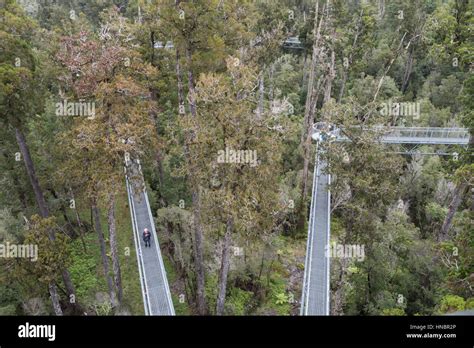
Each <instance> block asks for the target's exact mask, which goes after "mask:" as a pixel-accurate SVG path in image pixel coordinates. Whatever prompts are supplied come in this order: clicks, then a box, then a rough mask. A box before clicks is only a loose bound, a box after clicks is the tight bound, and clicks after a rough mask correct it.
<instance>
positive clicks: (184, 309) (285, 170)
mask: <svg viewBox="0 0 474 348" xmlns="http://www.w3.org/2000/svg"><path fill="white" fill-rule="evenodd" d="M472 10H473V6H472V2H470V1H465V0H449V1H441V0H426V1H421V0H414V1H408V0H407V1H403V0H393V1H388V0H366V1H357V0H350V1H341V0H301V1H296V0H276V1H266V0H257V1H246V0H242V1H238V0H225V1H218V0H206V1H185V0H173V1H171V0H149V1H144V0H105V1H103V0H100V1H99V0H89V1H85V0H67V1H60V0H49V1H42V0H21V1H20V0H18V1H14V0H0V18H1V20H0V124H1V127H0V182H1V190H0V246H2V248H1V249H0V251H2V253H3V254H1V253H0V254H1V256H2V257H1V258H0V264H1V268H0V315H21V314H27V315H38V314H52V315H54V314H56V315H62V314H65V315H84V314H87V315H143V314H144V308H143V300H142V292H141V288H140V280H139V274H138V268H137V259H136V254H135V245H134V238H133V234H132V222H131V216H130V209H129V206H128V204H129V202H128V200H127V194H126V188H125V178H124V168H123V166H124V160H125V159H126V158H134V159H137V158H139V159H140V161H141V163H142V168H143V174H144V178H145V181H146V185H147V188H148V189H147V191H148V194H149V200H150V205H151V210H152V213H153V215H154V219H155V225H156V230H157V235H158V238H159V242H160V247H161V251H162V254H163V258H164V264H165V268H166V273H167V277H168V282H169V285H170V289H171V295H172V299H173V304H174V307H175V311H176V314H178V315H206V314H210V315H298V314H299V311H300V298H301V290H302V283H303V275H304V267H305V253H306V241H307V233H308V231H307V229H308V222H307V221H308V213H309V205H310V202H311V185H312V178H313V168H314V159H315V153H316V145H315V143H314V142H312V141H311V129H312V127H313V125H314V124H316V123H318V122H325V123H327V124H334V125H336V126H337V127H340V128H341V129H344V130H345V135H346V136H347V137H348V138H349V139H350V140H351V141H350V142H325V143H321V144H319V145H318V146H320V147H321V148H320V150H321V152H320V153H321V154H322V156H323V158H324V159H325V160H326V161H327V163H328V164H329V165H328V169H327V170H328V172H329V173H330V174H331V176H332V182H331V185H330V190H331V222H330V225H331V245H330V246H328V249H329V247H330V248H332V249H330V250H332V253H331V255H330V258H331V305H330V308H331V314H333V315H436V314H445V313H451V312H455V311H461V310H469V309H474V290H473V286H474V224H473V213H474V187H473V183H474V181H473V173H474V164H473V161H472V159H473V157H472V156H473V154H472V138H471V140H470V142H469V145H468V146H466V147H462V146H447V145H442V146H440V145H436V146H434V145H422V146H418V147H416V148H413V147H412V148H410V147H404V146H401V145H384V144H381V143H380V142H378V141H377V139H378V138H379V137H380V135H381V134H380V132H377V131H371V129H372V130H376V129H377V128H376V126H406V127H410V126H417V127H447V128H455V127H459V128H467V129H468V130H469V132H470V133H471V134H472V130H473V127H474V123H473V120H474V116H473V100H474V98H473V92H474V78H473V75H472V69H473V66H472V61H473V35H472V28H473V17H472ZM407 151H412V152H411V153H409V154H407V153H404V154H401V153H400V152H407ZM8 245H11V246H15V245H35V246H37V247H38V249H37V250H38V255H37V256H38V257H37V260H35V261H34V262H32V260H30V259H29V258H20V257H8V255H6V254H5V250H6V249H7V248H8ZM348 251H354V253H353V254H350V255H348V254H347V252H348ZM10 256H12V255H10Z"/></svg>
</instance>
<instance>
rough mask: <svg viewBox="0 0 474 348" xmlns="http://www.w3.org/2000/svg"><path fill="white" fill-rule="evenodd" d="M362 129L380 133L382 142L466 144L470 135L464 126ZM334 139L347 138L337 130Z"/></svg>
mask: <svg viewBox="0 0 474 348" xmlns="http://www.w3.org/2000/svg"><path fill="white" fill-rule="evenodd" d="M363 130H366V131H372V132H377V133H381V137H380V142H381V143H384V144H424V145H428V144H433V145H467V144H468V143H469V137H470V134H469V130H468V129H466V128H437V127H380V126H379V127H370V128H364V129H363ZM336 141H348V138H347V137H346V136H344V135H343V134H342V132H340V130H339V132H337V136H336Z"/></svg>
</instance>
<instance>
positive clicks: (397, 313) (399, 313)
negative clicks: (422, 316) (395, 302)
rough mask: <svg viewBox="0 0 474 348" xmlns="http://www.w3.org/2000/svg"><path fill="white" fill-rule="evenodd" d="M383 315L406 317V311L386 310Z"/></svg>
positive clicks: (400, 309) (399, 309)
mask: <svg viewBox="0 0 474 348" xmlns="http://www.w3.org/2000/svg"><path fill="white" fill-rule="evenodd" d="M382 315H388V316H403V315H406V314H405V311H404V310H403V308H385V309H384V310H383V311H382Z"/></svg>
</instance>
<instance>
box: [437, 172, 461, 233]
mask: <svg viewBox="0 0 474 348" xmlns="http://www.w3.org/2000/svg"><path fill="white" fill-rule="evenodd" d="M466 188H467V183H466V182H465V181H463V182H461V183H459V184H458V185H456V189H455V190H454V196H453V199H452V200H451V203H450V204H449V207H448V213H447V214H446V218H445V219H444V222H443V226H442V227H441V230H440V233H439V235H438V240H440V241H443V240H446V239H448V232H449V229H450V228H451V225H452V223H453V218H454V214H455V213H456V211H457V210H458V208H459V205H460V204H461V202H462V199H463V196H464V192H466Z"/></svg>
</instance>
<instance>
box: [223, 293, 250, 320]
mask: <svg viewBox="0 0 474 348" xmlns="http://www.w3.org/2000/svg"><path fill="white" fill-rule="evenodd" d="M253 296H254V294H253V292H251V291H245V290H242V289H239V288H235V287H231V288H230V289H229V294H228V295H227V298H226V304H225V312H226V313H228V314H231V315H246V314H248V307H249V304H250V301H251V300H252V297H253Z"/></svg>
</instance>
